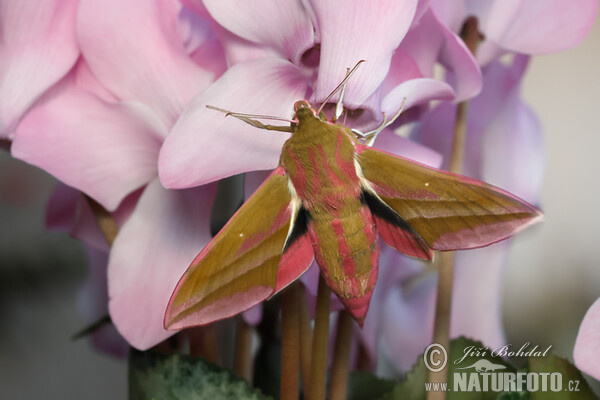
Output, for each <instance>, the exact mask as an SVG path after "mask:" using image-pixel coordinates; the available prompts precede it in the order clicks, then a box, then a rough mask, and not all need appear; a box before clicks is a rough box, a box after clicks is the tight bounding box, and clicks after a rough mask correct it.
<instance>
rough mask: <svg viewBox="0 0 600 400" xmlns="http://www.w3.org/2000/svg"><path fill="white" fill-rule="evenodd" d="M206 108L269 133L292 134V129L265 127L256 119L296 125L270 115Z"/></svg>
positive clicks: (293, 122) (288, 120)
mask: <svg viewBox="0 0 600 400" xmlns="http://www.w3.org/2000/svg"><path fill="white" fill-rule="evenodd" d="M206 108H210V109H211V110H215V111H220V112H222V113H225V116H226V117H228V116H230V115H231V116H232V117H234V118H237V119H239V120H242V121H244V122H245V123H247V124H250V125H252V126H255V127H257V128H261V129H266V130H269V131H281V132H292V128H291V126H277V125H266V124H263V123H262V122H259V121H256V119H270V120H275V121H284V122H289V123H290V124H295V123H296V121H293V120H291V119H287V118H282V117H274V116H272V115H260V114H243V113H236V112H233V111H229V110H225V109H223V108H219V107H215V106H211V105H207V106H206Z"/></svg>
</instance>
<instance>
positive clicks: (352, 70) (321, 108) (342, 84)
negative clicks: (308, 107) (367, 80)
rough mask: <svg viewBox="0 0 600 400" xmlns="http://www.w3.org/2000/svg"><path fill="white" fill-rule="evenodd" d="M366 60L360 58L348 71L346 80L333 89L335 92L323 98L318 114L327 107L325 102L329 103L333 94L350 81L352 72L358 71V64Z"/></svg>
mask: <svg viewBox="0 0 600 400" xmlns="http://www.w3.org/2000/svg"><path fill="white" fill-rule="evenodd" d="M364 62H365V60H360V61H359V62H357V63H356V65H355V66H354V68H352V69H351V70H350V71H349V72H346V77H345V78H344V80H343V81H342V82H341V83H340V84H339V85H337V87H336V88H335V89H333V92H331V93H329V96H327V98H325V100H323V103H321V107H319V110H318V111H317V115H319V114H321V111H323V107H325V104H327V102H328V101H329V100H331V98H332V97H333V95H335V94H336V93H337V92H338V91H339V90H340V89H345V86H346V82H348V79H350V77H351V76H352V74H354V72H355V71H356V69H357V68H358V66H359V65H360V64H362V63H364ZM343 92H344V90H342V93H343ZM336 113H337V107H336Z"/></svg>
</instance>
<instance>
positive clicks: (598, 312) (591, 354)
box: [573, 299, 600, 379]
mask: <svg viewBox="0 0 600 400" xmlns="http://www.w3.org/2000/svg"><path fill="white" fill-rule="evenodd" d="M598 354H600V299H598V300H596V301H595V302H594V304H592V306H591V307H590V309H589V310H588V312H587V313H586V314H585V317H583V322H582V323H581V326H580V327H579V333H578V334H577V339H576V340H575V349H574V350H573V360H574V361H575V365H576V366H577V368H579V369H580V370H581V371H583V372H585V373H586V374H588V375H591V376H592V377H593V378H595V379H600V358H598Z"/></svg>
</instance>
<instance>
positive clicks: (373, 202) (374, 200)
mask: <svg viewBox="0 0 600 400" xmlns="http://www.w3.org/2000/svg"><path fill="white" fill-rule="evenodd" d="M360 201H361V203H363V204H366V205H367V206H369V210H371V212H372V213H373V215H374V216H376V217H379V218H381V219H383V220H385V221H387V222H389V223H390V224H392V225H394V226H397V227H398V228H400V229H402V230H403V231H405V232H408V233H410V234H411V235H412V236H413V237H414V238H416V239H417V240H418V241H419V242H423V243H425V241H424V240H423V238H421V235H419V233H418V232H417V231H415V229H414V228H413V227H412V226H410V224H409V223H408V222H406V221H405V220H404V219H403V218H402V217H401V216H400V215H399V214H398V213H397V212H396V211H394V209H393V208H391V207H390V206H388V205H387V204H385V202H384V201H383V200H381V199H380V198H378V197H377V196H375V195H374V194H373V193H370V192H369V191H367V190H363V191H362V194H361V198H360Z"/></svg>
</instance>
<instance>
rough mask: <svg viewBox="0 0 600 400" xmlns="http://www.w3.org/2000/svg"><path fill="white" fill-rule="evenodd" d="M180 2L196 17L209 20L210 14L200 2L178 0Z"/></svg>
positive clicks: (200, 0)
mask: <svg viewBox="0 0 600 400" xmlns="http://www.w3.org/2000/svg"><path fill="white" fill-rule="evenodd" d="M180 2H181V4H183V5H184V6H185V7H187V8H189V9H190V10H191V11H193V12H194V13H196V14H197V15H198V16H200V17H202V18H207V19H208V18H211V16H210V13H209V12H208V10H207V9H206V6H205V5H204V2H203V1H202V0H180Z"/></svg>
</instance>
